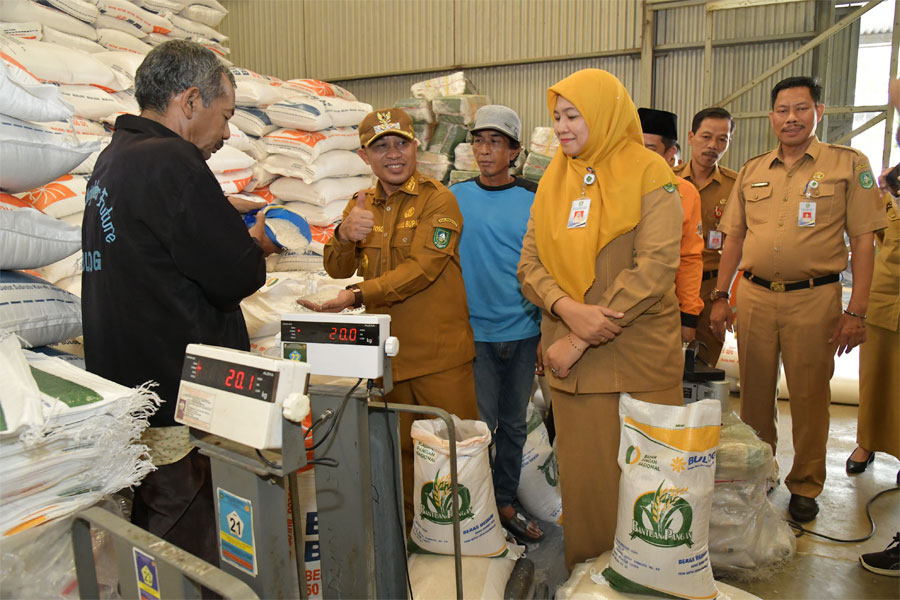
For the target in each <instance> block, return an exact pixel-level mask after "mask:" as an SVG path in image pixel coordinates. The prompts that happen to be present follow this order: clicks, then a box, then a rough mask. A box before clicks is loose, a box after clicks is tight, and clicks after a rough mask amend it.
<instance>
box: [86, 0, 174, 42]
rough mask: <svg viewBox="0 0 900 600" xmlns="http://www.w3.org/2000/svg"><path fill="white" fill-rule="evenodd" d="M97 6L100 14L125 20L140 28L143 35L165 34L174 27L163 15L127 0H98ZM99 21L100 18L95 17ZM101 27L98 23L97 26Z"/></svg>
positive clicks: (170, 31)
mask: <svg viewBox="0 0 900 600" xmlns="http://www.w3.org/2000/svg"><path fill="white" fill-rule="evenodd" d="M97 8H98V9H99V10H100V14H101V15H102V16H106V17H114V18H116V19H119V20H120V21H126V22H128V23H131V24H132V25H133V26H135V27H137V28H138V29H140V30H141V31H142V32H143V33H144V35H147V34H150V33H161V34H163V35H166V34H168V33H172V30H173V29H174V28H173V26H172V23H170V22H169V19H168V18H167V17H166V16H165V15H159V14H156V13H153V12H150V11H147V10H144V9H143V8H141V7H139V6H138V5H136V4H135V3H133V2H129V1H128V0H98V1H97ZM97 20H98V21H100V19H99V18H98V19H97ZM99 27H101V26H100V25H98V28H99Z"/></svg>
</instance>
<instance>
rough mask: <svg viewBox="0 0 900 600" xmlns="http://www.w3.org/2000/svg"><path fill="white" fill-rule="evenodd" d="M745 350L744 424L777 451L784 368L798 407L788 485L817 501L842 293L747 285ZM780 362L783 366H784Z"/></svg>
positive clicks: (742, 314) (742, 330) (740, 308)
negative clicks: (778, 399)
mask: <svg viewBox="0 0 900 600" xmlns="http://www.w3.org/2000/svg"><path fill="white" fill-rule="evenodd" d="M738 287H739V289H740V291H739V293H738V299H737V344H738V359H739V362H740V372H741V419H742V420H743V421H744V422H745V423H747V425H749V426H751V427H753V428H754V429H755V430H757V431H758V432H759V437H760V438H762V440H763V441H765V442H768V443H769V445H771V446H772V452H773V453H774V452H775V447H776V444H777V442H778V430H777V424H778V411H777V408H776V404H775V400H776V396H777V386H778V375H779V363H780V362H782V361H783V362H784V373H785V377H786V379H787V386H788V394H789V396H790V403H791V417H792V418H791V422H792V434H793V439H794V464H793V466H792V468H791V472H790V473H788V475H787V477H786V478H785V480H784V482H785V485H787V488H788V489H789V490H790V491H791V493H792V494H798V495H800V496H806V497H807V498H815V497H816V496H818V495H819V494H820V493H821V492H822V488H823V486H824V485H825V454H826V444H827V442H828V420H829V414H828V407H829V405H830V404H831V386H830V384H829V382H830V380H831V376H832V375H833V374H834V353H835V350H836V349H837V343H836V342H833V343H828V338H830V337H831V335H832V334H833V333H834V329H835V327H837V323H838V321H839V319H840V316H841V286H840V285H838V284H828V285H822V286H818V287H814V288H808V289H805V290H794V291H792V292H773V291H771V290H769V289H768V288H764V287H762V286H759V285H756V284H754V283H751V282H749V281H747V280H741V283H740V285H739V286H738ZM779 359H780V360H779Z"/></svg>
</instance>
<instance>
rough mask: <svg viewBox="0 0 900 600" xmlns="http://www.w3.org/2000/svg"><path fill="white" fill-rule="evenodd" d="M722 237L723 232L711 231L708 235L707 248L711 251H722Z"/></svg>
mask: <svg viewBox="0 0 900 600" xmlns="http://www.w3.org/2000/svg"><path fill="white" fill-rule="evenodd" d="M722 237H723V236H722V232H721V231H710V232H709V233H708V234H707V235H706V247H707V248H708V249H710V250H721V249H722Z"/></svg>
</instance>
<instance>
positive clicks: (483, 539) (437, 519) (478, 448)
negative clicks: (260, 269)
mask: <svg viewBox="0 0 900 600" xmlns="http://www.w3.org/2000/svg"><path fill="white" fill-rule="evenodd" d="M453 424H454V427H455V428H456V436H455V439H456V472H457V482H458V490H457V495H458V497H459V530H460V546H461V547H460V553H461V554H463V555H464V556H486V557H498V558H499V557H505V558H511V559H513V560H515V559H517V558H518V557H519V555H520V554H521V552H522V547H521V546H517V545H515V544H508V543H507V541H506V537H505V536H504V534H503V526H502V525H501V524H500V515H499V514H498V513H497V501H496V500H495V498H494V483H493V480H492V479H491V465H490V460H489V458H488V446H489V444H490V442H491V432H490V430H489V429H488V426H487V424H486V423H485V422H484V421H463V420H462V419H458V418H457V417H455V416H454V417H453ZM412 438H413V451H414V452H415V463H414V471H415V477H414V479H413V482H414V483H413V498H412V500H413V509H414V512H415V515H414V518H413V524H412V529H411V531H410V534H409V550H410V551H411V552H430V553H432V554H453V507H452V498H453V496H452V492H451V485H450V441H449V440H450V437H449V435H448V432H447V425H446V424H445V423H444V421H442V420H440V419H433V420H420V421H414V422H413V424H412Z"/></svg>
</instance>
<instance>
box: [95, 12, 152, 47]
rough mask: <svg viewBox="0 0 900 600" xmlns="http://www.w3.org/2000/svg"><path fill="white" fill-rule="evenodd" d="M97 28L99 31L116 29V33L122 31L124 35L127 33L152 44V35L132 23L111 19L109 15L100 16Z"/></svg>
mask: <svg viewBox="0 0 900 600" xmlns="http://www.w3.org/2000/svg"><path fill="white" fill-rule="evenodd" d="M96 27H97V29H115V30H116V31H121V32H122V33H127V34H128V35H131V36H134V37H136V38H137V39H139V40H141V41H142V42H144V43H145V44H149V43H150V40H149V36H150V34H149V33H147V32H146V31H144V30H143V29H141V28H140V27H138V26H137V25H135V24H134V23H132V22H131V21H124V20H122V19H117V18H116V17H111V16H109V15H100V17H99V18H98V19H97V23H96Z"/></svg>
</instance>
